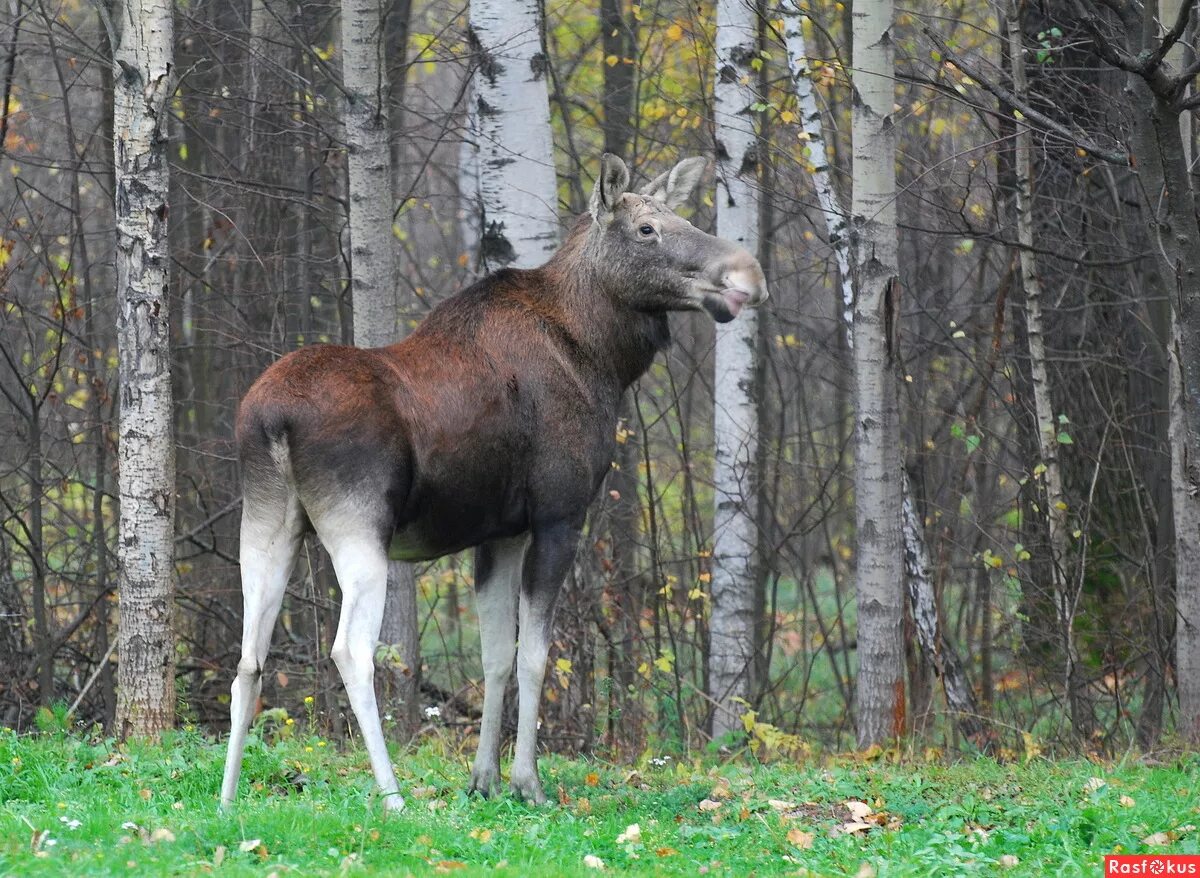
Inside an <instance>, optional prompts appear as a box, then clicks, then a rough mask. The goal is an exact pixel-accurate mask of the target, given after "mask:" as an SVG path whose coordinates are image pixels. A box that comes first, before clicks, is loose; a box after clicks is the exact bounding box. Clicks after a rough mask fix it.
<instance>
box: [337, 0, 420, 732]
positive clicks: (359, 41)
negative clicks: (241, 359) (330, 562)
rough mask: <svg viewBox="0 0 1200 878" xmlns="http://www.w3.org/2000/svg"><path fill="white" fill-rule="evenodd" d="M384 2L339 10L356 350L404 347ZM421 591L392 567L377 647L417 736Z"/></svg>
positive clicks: (389, 699)
mask: <svg viewBox="0 0 1200 878" xmlns="http://www.w3.org/2000/svg"><path fill="white" fill-rule="evenodd" d="M383 45H384V39H383V18H382V13H381V10H380V3H379V0H344V2H343V5H342V82H343V84H344V86H345V88H346V92H347V93H348V95H347V96H346V97H345V98H344V100H345V103H344V111H343V118H344V120H345V126H346V143H347V146H348V149H349V153H350V155H349V162H348V165H349V183H348V191H347V194H348V197H349V202H350V211H349V213H350V216H349V221H350V289H351V292H352V296H353V303H354V343H355V344H356V345H357V346H358V347H364V348H372V347H383V346H384V345H389V344H393V343H395V342H397V341H399V337H400V329H399V327H400V297H399V293H398V289H397V273H396V264H397V261H396V249H395V248H396V239H395V236H394V235H393V233H392V208H393V205H392V154H391V149H390V147H389V144H388V133H389V130H390V129H389V127H388V117H387V113H388V111H387V67H386V65H385V64H384V60H383ZM418 636H419V634H418V627H417V603H416V587H415V584H414V581H413V572H412V567H411V566H410V565H408V564H405V563H403V562H401V561H392V562H390V563H389V564H388V590H387V599H386V601H385V603H384V608H383V625H382V627H381V629H380V632H379V639H380V641H381V642H382V643H383V644H384V645H385V649H384V651H383V660H382V661H381V662H380V670H381V671H382V673H381V674H380V675H379V677H378V678H377V679H378V684H379V688H380V690H381V691H380V695H381V701H382V702H383V704H384V705H385V710H388V711H390V712H391V714H392V715H393V716H394V717H396V718H397V719H398V720H399V726H400V727H401V728H402V729H405V730H406V731H409V732H411V731H415V728H416V723H417V719H418V716H419V714H418V708H419V705H418V704H417V700H418V698H417V696H418V682H419V671H420V656H421V651H420V643H419V641H418Z"/></svg>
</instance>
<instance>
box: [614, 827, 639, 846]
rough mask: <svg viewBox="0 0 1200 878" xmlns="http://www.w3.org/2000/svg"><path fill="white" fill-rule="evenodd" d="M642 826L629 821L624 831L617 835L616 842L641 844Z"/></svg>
mask: <svg viewBox="0 0 1200 878" xmlns="http://www.w3.org/2000/svg"><path fill="white" fill-rule="evenodd" d="M641 841H642V827H641V825H640V824H638V823H630V824H629V825H628V826H626V827H625V831H624V832H622V833H621V834H620V835H618V836H617V844H641Z"/></svg>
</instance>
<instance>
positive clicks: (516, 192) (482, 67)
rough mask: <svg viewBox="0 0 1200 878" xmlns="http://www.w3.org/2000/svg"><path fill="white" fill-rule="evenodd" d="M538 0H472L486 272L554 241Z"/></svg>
mask: <svg viewBox="0 0 1200 878" xmlns="http://www.w3.org/2000/svg"><path fill="white" fill-rule="evenodd" d="M541 17H542V8H541V3H540V2H539V0H507V2H506V0H472V3H471V12H470V25H471V34H470V36H471V41H472V46H473V49H474V51H475V54H476V62H477V64H478V72H477V74H476V76H475V82H474V86H475V100H474V104H473V106H472V112H473V114H474V124H473V126H472V127H473V129H474V130H475V133H476V135H477V136H478V143H479V194H480V201H481V203H482V208H483V226H482V227H483V238H482V243H481V245H480V250H481V254H480V255H481V258H482V260H481V261H482V262H483V264H484V266H485V267H486V268H487V269H489V270H492V269H496V268H503V267H504V266H506V265H511V266H512V267H514V268H535V267H537V266H539V265H541V264H542V263H543V262H545V261H546V260H547V259H548V258H549V256H550V254H551V253H553V252H554V250H555V248H556V247H557V246H558V195H557V191H558V185H557V180H556V177H555V173H554V144H553V140H552V136H551V129H550V98H549V92H548V91H547V86H546V72H547V71H546V68H547V65H548V64H549V61H548V60H547V58H546V55H545V53H544V52H543V51H542V41H541Z"/></svg>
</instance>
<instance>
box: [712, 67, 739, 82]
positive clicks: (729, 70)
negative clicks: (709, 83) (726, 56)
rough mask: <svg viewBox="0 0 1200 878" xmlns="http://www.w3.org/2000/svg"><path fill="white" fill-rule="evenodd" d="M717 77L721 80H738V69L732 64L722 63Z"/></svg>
mask: <svg viewBox="0 0 1200 878" xmlns="http://www.w3.org/2000/svg"><path fill="white" fill-rule="evenodd" d="M717 78H718V79H720V80H721V82H737V69H736V68H735V67H734V66H733V65H732V64H722V65H721V69H720V70H718V71H717Z"/></svg>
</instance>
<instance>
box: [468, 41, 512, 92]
mask: <svg viewBox="0 0 1200 878" xmlns="http://www.w3.org/2000/svg"><path fill="white" fill-rule="evenodd" d="M467 43H468V44H469V45H470V47H471V52H472V54H474V55H475V56H476V57H477V58H478V59H479V61H478V63H479V73H480V75H481V76H483V77H485V78H486V79H487V81H488V84H489V85H495V84H496V78H497V77H498V76H499V75H500V74H501V73H503V72H504V66H503V65H502V64H501V63H500V62H499V61H497V60H496V57H495V56H494V55H493V54H492V53H491V52H490V51H488V49H487V47H486V46H484V45H483V43H482V42H480V40H479V35H478V34H476V33H475V29H474V28H472V27H468V28H467Z"/></svg>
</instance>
